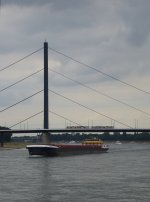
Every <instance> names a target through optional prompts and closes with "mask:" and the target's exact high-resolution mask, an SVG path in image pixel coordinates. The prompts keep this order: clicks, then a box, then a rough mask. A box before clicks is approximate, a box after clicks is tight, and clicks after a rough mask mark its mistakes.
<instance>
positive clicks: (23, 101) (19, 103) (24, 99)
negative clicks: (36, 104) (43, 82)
mask: <svg viewBox="0 0 150 202" xmlns="http://www.w3.org/2000/svg"><path fill="white" fill-rule="evenodd" d="M42 91H43V90H40V91H38V92H36V93H34V94H32V95H30V96H29V97H26V98H24V99H22V100H20V101H19V102H16V103H14V104H13V105H10V106H8V107H6V108H4V109H2V110H1V111H0V112H4V111H6V110H7V109H10V108H12V107H14V106H16V105H18V104H20V103H21V102H24V101H25V100H28V99H29V98H31V97H33V96H35V95H37V94H39V93H41V92H42Z"/></svg>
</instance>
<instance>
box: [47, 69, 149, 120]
mask: <svg viewBox="0 0 150 202" xmlns="http://www.w3.org/2000/svg"><path fill="white" fill-rule="evenodd" d="M49 70H50V71H51V72H54V73H56V74H59V75H61V76H63V77H64V78H67V79H69V80H71V81H73V82H75V83H77V84H79V85H81V86H84V87H85V88H88V89H90V90H92V91H94V92H96V93H98V94H101V95H103V96H105V97H107V98H110V99H112V100H114V101H117V102H119V103H121V104H123V105H125V106H127V107H130V108H132V109H134V110H136V111H139V112H142V113H143V114H146V115H148V116H150V113H148V112H145V111H143V110H142V109H139V108H136V107H134V106H132V105H130V104H128V103H126V102H123V101H121V100H118V99H116V98H114V97H112V96H109V95H107V94H106V93H103V92H101V91H99V90H96V89H95V88H92V87H90V86H87V85H86V84H83V83H82V82H80V81H77V80H74V79H71V78H70V77H68V76H66V75H64V74H62V73H60V72H57V71H55V70H52V69H49Z"/></svg>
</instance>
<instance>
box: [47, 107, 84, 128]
mask: <svg viewBox="0 0 150 202" xmlns="http://www.w3.org/2000/svg"><path fill="white" fill-rule="evenodd" d="M49 112H50V113H52V114H55V115H57V116H59V117H61V118H63V119H65V120H67V121H70V122H72V123H74V124H76V125H78V126H82V125H81V124H79V123H77V122H75V121H72V120H71V119H68V118H66V117H64V116H62V115H60V114H57V113H56V112H53V111H51V110H49Z"/></svg>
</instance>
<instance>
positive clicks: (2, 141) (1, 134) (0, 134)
mask: <svg viewBox="0 0 150 202" xmlns="http://www.w3.org/2000/svg"><path fill="white" fill-rule="evenodd" d="M0 138H1V142H0V145H1V147H4V133H0Z"/></svg>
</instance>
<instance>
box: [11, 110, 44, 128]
mask: <svg viewBox="0 0 150 202" xmlns="http://www.w3.org/2000/svg"><path fill="white" fill-rule="evenodd" d="M42 112H43V111H40V112H38V113H36V114H33V115H32V116H30V117H28V118H26V119H24V120H22V121H20V122H18V123H15V124H14V125H12V126H10V127H9V128H13V127H14V126H17V125H19V124H20V123H23V122H24V121H27V120H29V119H31V118H33V117H35V116H37V115H39V114H41V113H42Z"/></svg>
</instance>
